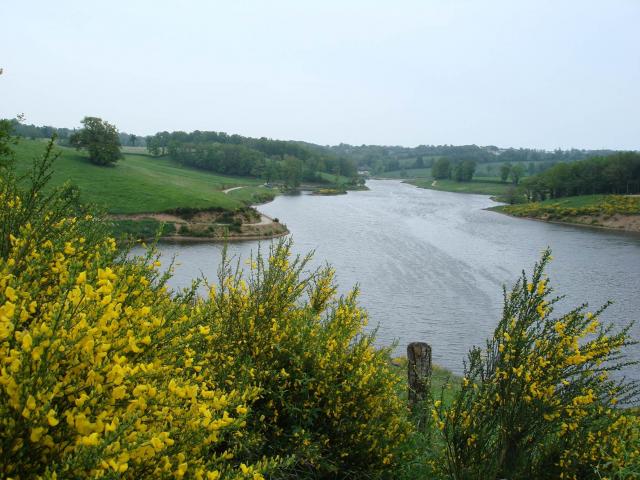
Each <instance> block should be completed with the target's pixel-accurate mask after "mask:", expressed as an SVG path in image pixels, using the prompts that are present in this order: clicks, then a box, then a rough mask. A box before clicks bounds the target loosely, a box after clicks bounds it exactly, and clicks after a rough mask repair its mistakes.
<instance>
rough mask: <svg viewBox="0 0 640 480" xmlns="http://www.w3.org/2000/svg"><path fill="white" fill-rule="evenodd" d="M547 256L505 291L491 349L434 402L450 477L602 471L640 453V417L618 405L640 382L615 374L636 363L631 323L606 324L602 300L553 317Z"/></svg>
mask: <svg viewBox="0 0 640 480" xmlns="http://www.w3.org/2000/svg"><path fill="white" fill-rule="evenodd" d="M549 259H550V255H549V252H545V254H544V256H543V258H542V261H541V262H540V263H539V264H537V265H536V267H535V269H534V273H533V276H532V278H531V281H530V282H529V281H528V280H527V278H526V276H525V275H524V273H523V276H522V278H521V279H520V280H519V281H518V282H517V283H516V285H515V286H514V288H513V290H512V291H511V292H510V293H509V294H507V293H506V291H505V300H504V301H505V306H504V312H503V317H502V319H501V321H500V323H499V324H498V327H497V328H496V330H495V333H494V335H493V338H492V339H491V340H490V341H489V342H487V346H486V349H485V350H484V351H482V350H480V349H478V348H474V349H473V350H472V351H471V352H470V354H469V357H468V361H467V363H466V365H465V376H464V378H463V382H462V388H461V390H460V392H459V393H458V395H457V396H456V398H455V399H454V401H453V402H452V403H451V405H449V406H447V405H445V404H443V403H442V402H440V401H436V402H435V404H434V408H433V412H432V414H433V420H434V423H435V426H436V427H437V430H438V431H439V432H440V433H441V436H442V440H443V443H444V446H445V448H444V449H443V454H442V456H443V457H444V460H445V462H444V464H443V470H444V472H446V474H447V475H448V476H449V477H450V478H454V479H477V478H483V479H498V478H512V479H525V478H536V479H547V478H548V479H552V478H553V479H555V478H578V479H585V478H601V477H600V475H605V476H607V475H612V474H614V473H615V472H617V471H620V469H623V468H628V467H631V466H633V465H637V464H638V462H640V453H639V448H638V447H639V446H640V443H639V439H638V431H639V430H640V429H639V428H638V426H639V425H640V424H639V423H638V419H637V417H636V416H634V415H629V413H628V412H627V411H626V410H624V409H619V408H616V407H615V406H616V405H619V404H624V403H627V402H632V401H636V400H637V393H638V390H637V385H636V384H635V383H631V382H627V381H625V380H614V377H615V372H616V371H618V370H620V369H621V368H622V367H623V366H625V365H628V364H627V363H625V362H624V357H623V354H622V353H621V352H622V349H623V347H625V346H627V345H629V344H630V343H632V342H631V341H630V339H629V337H628V331H629V327H626V328H623V329H622V330H621V331H618V332H614V331H613V327H612V326H603V325H602V324H601V323H600V320H599V315H600V314H601V313H602V311H603V310H604V307H603V308H601V309H600V310H598V311H596V312H594V313H588V312H586V305H583V306H581V307H578V308H576V309H574V310H572V311H570V312H569V313H567V314H564V315H562V316H561V317H559V318H552V317H551V313H552V311H553V305H554V304H555V303H556V302H557V301H558V300H559V298H554V299H552V300H548V296H549V294H550V292H551V289H550V287H549V285H548V282H547V280H546V279H545V278H544V277H543V272H544V268H545V266H546V264H547V262H548V261H549ZM605 307H606V306H605ZM612 373H613V374H612Z"/></svg>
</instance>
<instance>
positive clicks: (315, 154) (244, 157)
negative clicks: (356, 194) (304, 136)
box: [146, 130, 357, 186]
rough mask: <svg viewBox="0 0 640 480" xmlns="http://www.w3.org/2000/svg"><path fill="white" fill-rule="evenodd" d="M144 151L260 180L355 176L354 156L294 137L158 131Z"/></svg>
mask: <svg viewBox="0 0 640 480" xmlns="http://www.w3.org/2000/svg"><path fill="white" fill-rule="evenodd" d="M146 145H147V149H148V150H149V153H151V154H152V155H154V156H160V155H168V156H170V157H171V158H172V159H173V160H175V161H177V162H178V163H181V164H183V165H188V166H192V167H196V168H202V169H205V170H211V171H213V172H216V173H222V174H226V175H241V176H245V175H250V176H255V177H260V178H264V179H265V181H267V182H271V181H274V180H283V181H285V183H287V184H288V185H290V186H297V185H299V183H300V182H301V181H314V182H323V181H325V180H324V178H323V177H322V175H321V174H320V173H321V172H324V173H330V174H335V175H340V176H344V177H348V178H351V179H354V180H355V179H356V178H357V169H356V164H355V162H354V161H352V160H350V159H348V158H346V157H344V156H338V155H333V154H331V153H328V152H326V151H324V152H323V151H320V150H317V149H312V148H309V147H308V144H304V143H302V142H295V141H285V140H272V139H269V138H264V137H262V138H252V137H244V136H241V135H229V134H227V133H224V132H213V131H211V132H209V131H199V130H196V131H194V132H191V133H187V132H181V131H177V132H171V133H170V132H159V133H157V134H155V135H153V136H150V137H147V138H146Z"/></svg>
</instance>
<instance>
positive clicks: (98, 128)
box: [69, 117, 122, 165]
mask: <svg viewBox="0 0 640 480" xmlns="http://www.w3.org/2000/svg"><path fill="white" fill-rule="evenodd" d="M81 123H82V124H83V125H84V127H83V128H82V129H80V130H79V131H77V132H76V133H74V134H73V135H72V136H71V138H70V139H69V141H70V143H71V145H73V146H74V147H76V148H77V149H78V150H79V149H86V150H87V151H88V152H89V160H91V162H93V163H95V164H96V165H113V164H114V163H116V162H117V161H118V160H119V159H120V158H122V153H121V152H120V139H119V137H118V130H117V129H116V127H115V126H113V125H111V124H110V123H108V122H106V121H104V120H102V119H101V118H98V117H84V119H83V120H82V122H81Z"/></svg>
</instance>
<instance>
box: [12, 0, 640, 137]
mask: <svg viewBox="0 0 640 480" xmlns="http://www.w3.org/2000/svg"><path fill="white" fill-rule="evenodd" d="M0 67H1V68H4V74H3V75H2V76H0V116H2V117H14V116H15V115H16V114H18V113H24V114H25V116H26V122H27V123H35V124H38V125H41V124H48V125H54V126H66V127H74V126H78V125H79V121H80V120H81V119H82V118H83V117H84V116H85V115H91V116H99V117H102V118H104V119H106V120H108V121H110V122H112V123H114V124H115V125H116V126H117V127H118V129H119V130H121V131H126V132H132V133H137V134H151V133H155V132H156V131H159V130H186V131H191V130H195V129H199V130H217V131H226V132H229V133H239V134H242V135H248V136H256V137H259V136H266V137H272V138H280V139H297V140H306V141H310V142H315V143H320V144H336V143H340V142H345V143H351V144H362V143H367V144H387V145H406V146H414V145H418V144H471V143H475V144H479V145H498V146H515V147H536V148H546V149H551V148H556V147H561V148H570V147H576V148H616V149H640V0H601V1H587V0H576V1H569V0H566V1H558V0H553V1H542V0H533V1H523V0H519V1H514V0H505V1H488V0H486V1H485V0H470V1H462V0H459V1H458V0H432V1H426V0H423V1H401V0H389V1H373V0H362V1H348V0H341V1H332V0H317V1H316V0H314V1H311V0H296V1H258V0H256V1H239V0H228V1H225V2H221V1H205V0H202V1H190V0H182V1H171V2H170V1H158V0H153V1H152V0H147V1H136V0H128V1H115V0H109V1H103V2H93V1H86V0H79V1H70V0H56V1H54V2H52V1H30V0H20V1H17V0H12V1H9V0H3V1H2V2H1V3H0Z"/></svg>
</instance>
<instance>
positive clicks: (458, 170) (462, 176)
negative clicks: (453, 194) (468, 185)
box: [451, 160, 476, 182]
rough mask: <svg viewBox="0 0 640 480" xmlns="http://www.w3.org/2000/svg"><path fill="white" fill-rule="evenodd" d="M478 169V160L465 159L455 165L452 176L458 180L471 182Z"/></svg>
mask: <svg viewBox="0 0 640 480" xmlns="http://www.w3.org/2000/svg"><path fill="white" fill-rule="evenodd" d="M475 171H476V162H474V161H473V160H463V161H462V162H458V163H456V164H455V165H454V167H453V169H452V171H451V177H452V178H453V180H455V181H456V182H470V181H471V179H472V178H473V174H474V173H475Z"/></svg>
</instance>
